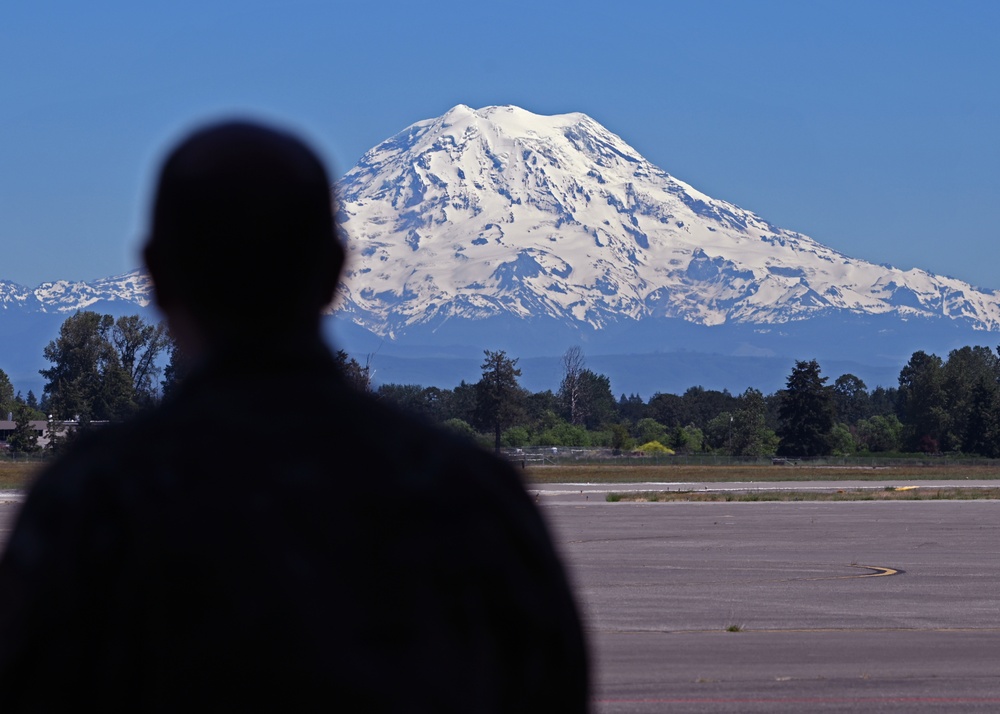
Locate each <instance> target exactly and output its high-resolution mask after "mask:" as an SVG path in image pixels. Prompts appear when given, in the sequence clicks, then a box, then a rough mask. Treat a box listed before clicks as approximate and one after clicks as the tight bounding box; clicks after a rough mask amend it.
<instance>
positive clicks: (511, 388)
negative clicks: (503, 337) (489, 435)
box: [476, 350, 524, 453]
mask: <svg viewBox="0 0 1000 714" xmlns="http://www.w3.org/2000/svg"><path fill="white" fill-rule="evenodd" d="M484 354H485V356H486V358H485V359H484V360H483V364H482V370H483V377H482V379H480V380H479V382H478V383H477V384H476V407H477V413H478V415H479V421H480V423H481V424H483V425H484V426H486V427H488V428H490V429H491V430H492V431H493V434H494V450H495V451H496V453H500V437H501V435H502V433H503V430H504V428H505V427H507V426H509V425H512V424H514V423H516V422H517V421H518V420H519V419H520V418H522V417H523V414H524V408H523V401H524V398H523V393H522V390H521V387H520V386H519V385H518V383H517V378H518V377H520V376H521V370H520V369H518V368H517V360H516V359H510V358H509V357H507V353H506V352H504V351H503V350H500V351H497V352H491V351H490V350H485V351H484Z"/></svg>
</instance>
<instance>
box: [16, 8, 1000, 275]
mask: <svg viewBox="0 0 1000 714" xmlns="http://www.w3.org/2000/svg"><path fill="white" fill-rule="evenodd" d="M230 8H231V6H230V5H228V4H223V3H221V2H208V3H204V2H199V3H197V4H196V3H194V2H190V0H183V1H181V2H177V3H172V4H170V5H169V6H166V5H163V6H154V7H137V6H134V5H132V4H127V3H124V2H121V1H119V0H116V1H114V2H109V3H104V4H101V5H99V6H93V7H79V6H75V5H72V4H70V3H60V2H57V3H55V5H54V6H51V5H50V6H44V7H43V6H30V7H28V6H22V7H15V8H6V9H4V10H3V11H0V61H2V62H3V66H4V67H6V68H7V69H8V72H7V73H6V76H5V79H4V82H3V85H2V86H3V89H2V90H0V91H2V92H3V97H4V101H3V104H2V106H3V109H2V110H0V128H2V130H3V137H4V138H3V140H2V141H0V162H2V166H3V171H0V245H3V247H4V253H3V259H2V261H0V278H2V279H7V280H13V281H16V282H19V283H22V284H25V285H29V286H31V285H37V284H38V283H40V282H43V281H47V280H58V279H69V280H93V279H95V278H100V277H106V276H110V275H114V274H118V273H122V272H125V271H127V270H130V269H132V268H134V267H137V265H138V260H137V257H136V246H137V245H138V242H139V240H140V238H141V235H142V230H143V225H144V219H145V211H146V205H147V201H148V194H149V190H150V184H151V181H152V176H153V173H154V171H155V168H156V164H157V162H158V160H159V157H160V156H161V154H162V152H163V151H164V150H165V148H166V147H167V146H168V145H169V144H170V143H171V142H172V141H174V140H175V139H176V137H177V136H178V135H179V134H180V133H182V132H184V131H185V130H187V129H188V128H190V127H191V126H192V125H193V124H195V123H198V122H200V121H202V120H204V119H206V118H213V117H219V116H224V115H232V114H238V115H250V116H256V117H261V118H264V119H270V120H274V121H278V122H279V123H281V124H283V125H286V126H289V127H290V128H293V129H295V130H298V131H301V132H302V133H304V134H305V135H306V136H307V137H308V138H309V139H310V140H311V141H312V142H313V143H315V144H316V145H317V147H318V148H319V149H320V150H321V151H322V152H323V153H324V154H325V155H326V156H327V157H328V159H329V160H330V162H331V164H332V167H333V171H332V173H333V176H332V178H334V179H336V178H339V177H340V176H341V175H343V173H345V172H346V171H347V170H348V169H350V168H351V167H352V166H353V165H354V163H355V162H356V161H357V159H358V158H360V156H361V155H362V154H363V153H364V152H365V151H367V150H368V149H369V148H371V147H373V146H375V145H376V144H377V143H379V142H380V141H382V140H384V139H386V138H387V137H389V136H391V135H392V134H394V133H396V132H398V131H399V130H401V129H403V128H404V127H406V126H407V125H409V124H412V123H413V122H416V121H419V120H422V119H428V118H432V117H435V116H439V115H441V114H443V113H444V112H445V111H447V110H448V109H449V108H451V107H452V106H454V105H456V104H460V103H462V104H467V105H469V106H472V107H476V108H478V107H483V106H488V105H497V104H514V105H517V106H521V107H524V108H525V109H528V110H530V111H532V112H536V113H540V114H560V113H567V112H576V111H579V112H583V113H586V114H588V115H590V116H592V117H593V118H594V119H596V120H597V121H599V122H600V123H602V124H603V125H604V126H606V127H607V128H608V129H610V130H611V131H613V132H615V133H616V134H618V135H619V136H621V137H622V138H624V139H625V140H626V141H627V142H629V143H630V144H631V145H632V146H634V147H635V148H636V149H637V150H638V151H640V152H641V153H642V154H643V155H644V156H646V157H647V158H648V159H649V160H650V161H651V162H653V163H654V164H656V165H657V166H659V167H660V168H662V169H663V170H665V171H667V172H669V173H670V174H672V175H674V176H676V177H677V178H679V179H681V180H683V181H685V182H687V183H689V184H691V185H692V186H694V187H695V188H697V189H698V190H700V191H704V192H705V193H707V194H709V195H711V196H713V197H716V198H719V199H722V200H726V201H730V202H732V203H735V204H737V205H739V206H741V207H743V208H745V209H747V210H750V211H753V212H755V213H757V214H758V215H760V216H761V217H763V218H765V219H766V220H768V221H770V222H772V223H774V224H775V225H778V226H781V227H782V228H787V229H789V230H795V231H800V232H802V233H806V234H808V235H810V236H811V237H813V238H814V239H816V240H817V241H820V242H821V243H823V244H825V245H828V246H830V247H832V248H834V249H836V250H838V251H841V252H843V253H845V254H847V255H850V256H853V257H857V258H861V259H865V260H868V261H872V262H889V263H892V264H894V265H896V266H898V267H900V268H910V267H920V268H923V269H925V270H928V271H931V272H934V273H939V274H944V275H951V276H954V277H957V278H960V279H963V280H967V281H969V282H971V283H973V284H976V285H978V286H981V287H986V288H989V287H1000V276H997V275H996V274H995V271H994V268H993V265H994V264H996V262H997V259H998V258H1000V241H997V240H996V234H997V230H996V224H995V220H994V219H993V217H992V215H991V212H990V211H989V210H988V208H989V206H990V205H991V202H992V200H993V198H994V196H996V195H997V189H998V188H1000V177H998V175H997V173H996V172H995V165H996V164H997V160H998V159H1000V140H998V139H997V137H996V133H995V126H996V123H997V121H996V120H997V119H998V118H1000V86H998V83H997V82H996V81H995V78H996V76H997V70H998V69H1000V52H998V51H997V50H996V49H995V43H994V42H993V37H994V36H995V34H996V31H997V30H998V29H1000V7H998V6H996V5H995V4H993V3H987V2H972V1H966V2H957V3H949V4H944V3H936V2H907V3H903V2H886V3H880V4H877V5H870V4H868V3H861V2H836V3H834V2H815V3H796V2H778V1H775V2H757V3H742V2H710V3H700V4H695V5H694V6H691V5H690V4H682V3H673V2H666V3H643V2H635V3H628V4H625V5H619V6H617V7H616V8H615V9H614V10H613V11H611V10H609V7H608V6H606V5H604V4H598V3H596V2H584V3H573V4H569V3H564V2H557V3H550V4H546V5H544V6H538V5H535V4H533V5H528V4H526V3H518V2H514V3H510V4H508V5H505V7H504V11H503V13H498V12H497V11H496V10H495V9H490V8H480V7H477V6H467V5H464V4H460V3H457V2H445V3H441V4H439V5H437V6H435V10H434V11H433V12H430V11H427V10H426V9H423V10H422V9H420V8H416V7H413V6H410V5H407V4H403V3H395V2H390V3H386V4H383V5H380V6H378V7H371V8H367V7H361V6H355V7H352V8H350V9H349V10H343V11H340V10H338V9H336V8H334V7H330V6H328V5H327V4H325V3H317V2H307V1H302V0H298V1H293V2H289V3H283V4H281V5H280V6H279V5H278V4H272V3H268V2H251V3H247V4H245V5H244V6H241V11H240V13H239V14H238V15H236V14H233V13H232V11H231V9H230ZM615 13H617V15H615Z"/></svg>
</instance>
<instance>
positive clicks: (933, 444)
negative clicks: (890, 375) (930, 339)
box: [899, 351, 948, 452]
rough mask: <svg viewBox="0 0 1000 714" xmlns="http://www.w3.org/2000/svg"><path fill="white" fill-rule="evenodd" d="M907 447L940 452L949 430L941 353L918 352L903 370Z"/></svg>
mask: <svg viewBox="0 0 1000 714" xmlns="http://www.w3.org/2000/svg"><path fill="white" fill-rule="evenodd" d="M899 408H900V417H901V419H900V420H901V421H902V422H903V441H904V448H906V449H908V450H910V451H926V452H937V451H940V449H941V442H942V441H943V440H944V439H945V437H946V434H947V431H948V412H947V408H946V399H945V391H944V364H943V363H942V361H941V358H940V357H938V356H937V355H929V354H927V353H925V352H922V351H918V352H914V353H913V355H912V356H911V357H910V361H909V362H907V363H906V366H905V367H903V369H902V370H901V371H900V373H899Z"/></svg>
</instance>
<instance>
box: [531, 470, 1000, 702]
mask: <svg viewBox="0 0 1000 714" xmlns="http://www.w3.org/2000/svg"><path fill="white" fill-rule="evenodd" d="M786 485H787V484H786ZM869 485H871V484H869ZM963 485H966V484H963ZM644 486H645V487H644V488H643V489H641V490H651V489H650V488H649V486H648V485H644ZM836 486H837V487H840V488H842V487H843V484H837V485H836ZM581 490H583V491H586V490H587V489H586V488H583V489H581V488H579V487H577V488H575V489H572V488H566V489H562V488H552V487H550V486H545V487H542V488H536V489H532V493H535V494H539V496H538V501H539V505H540V506H541V507H542V508H543V512H544V513H545V515H546V517H547V519H548V520H549V522H550V524H551V527H552V529H553V533H554V535H555V538H556V541H557V543H558V545H559V547H560V549H561V551H562V552H563V554H564V558H565V560H566V562H567V566H568V568H569V569H570V573H571V577H572V578H573V580H574V582H575V588H576V590H577V593H578V596H579V599H580V602H581V605H582V607H583V610H584V614H585V617H586V622H587V628H588V631H589V637H590V642H591V647H592V651H593V655H594V661H595V680H596V681H595V692H594V699H595V707H594V708H595V711H597V712H657V711H670V712H806V711H809V712H811V711H822V712H848V711H851V712H857V711H864V712H869V711H871V712H883V711H885V712H912V711H920V712H931V711H933V712H939V711H946V712H959V711H962V712H965V711H1000V554H998V553H997V549H998V545H1000V537H998V536H1000V502H992V501H965V502H959V501H918V502H913V501H909V502H907V501H897V502H841V503H809V502H801V503H773V502H756V503H737V502H733V503H648V504H632V503H625V502H621V503H607V502H605V501H604V500H603V498H597V497H595V496H594V495H590V497H589V500H588V498H587V497H588V494H586V493H583V494H581V493H580V491H581ZM609 490H621V489H620V486H615V487H613V488H611V489H609ZM574 491H575V492H574ZM581 499H582V500H581ZM730 629H732V630H736V631H729V630H730Z"/></svg>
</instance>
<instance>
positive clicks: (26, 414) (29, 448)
mask: <svg viewBox="0 0 1000 714" xmlns="http://www.w3.org/2000/svg"><path fill="white" fill-rule="evenodd" d="M32 416H34V415H33V414H32V412H31V409H29V408H28V405H26V404H16V405H15V406H14V431H13V433H11V435H10V437H9V438H8V439H7V445H8V446H9V447H10V450H11V451H12V452H14V453H15V454H33V453H35V452H36V451H38V450H39V449H40V448H41V447H39V446H38V434H37V433H35V428H34V426H32V424H31V418H32Z"/></svg>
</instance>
